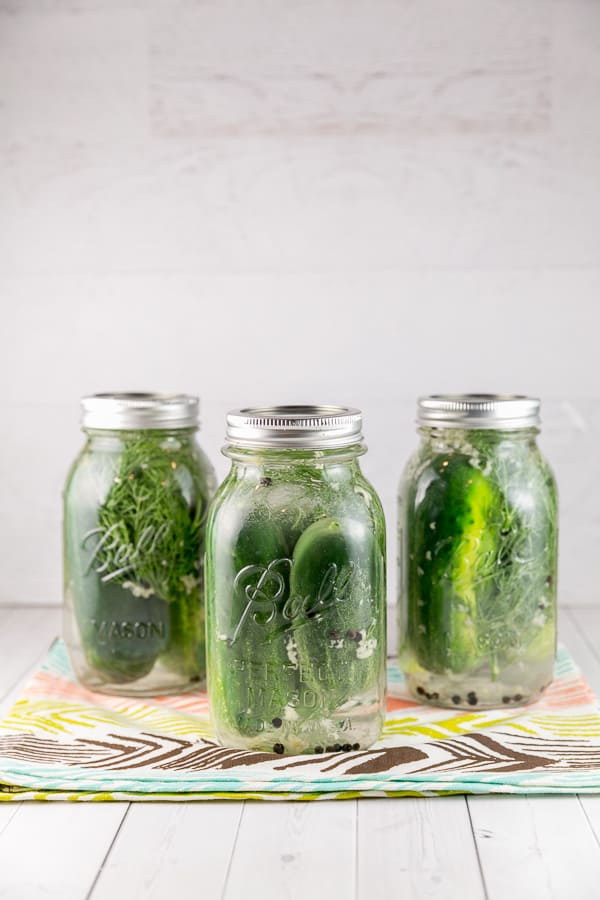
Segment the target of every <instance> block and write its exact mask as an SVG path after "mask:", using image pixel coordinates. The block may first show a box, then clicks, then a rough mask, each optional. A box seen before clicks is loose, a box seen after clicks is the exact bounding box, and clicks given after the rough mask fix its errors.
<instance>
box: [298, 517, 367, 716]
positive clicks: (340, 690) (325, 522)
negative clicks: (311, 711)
mask: <svg viewBox="0 0 600 900" xmlns="http://www.w3.org/2000/svg"><path fill="white" fill-rule="evenodd" d="M367 537H368V536H367V535H366V534H365V532H364V530H363V526H361V525H359V524H358V523H353V524H352V527H348V526H346V527H344V526H343V525H342V524H341V523H340V522H339V521H337V520H336V519H333V518H329V517H325V518H322V519H319V520H317V521H316V522H314V523H313V524H312V525H310V526H309V527H308V528H307V529H306V530H305V531H304V532H303V534H302V535H301V537H300V539H299V540H298V543H297V544H296V546H295V548H294V554H293V564H292V571H291V578H290V593H291V597H290V613H291V615H292V620H293V625H294V640H295V642H296V646H297V649H298V663H299V670H300V677H301V680H302V682H303V683H304V684H305V685H307V686H308V687H309V688H310V689H312V690H313V691H314V692H315V694H316V695H317V696H318V698H319V700H320V704H321V706H322V707H325V708H326V709H331V710H332V709H337V708H339V707H340V706H342V705H343V704H344V703H345V702H346V701H347V700H348V699H350V698H351V697H353V696H355V695H356V694H358V693H359V692H360V691H361V690H362V689H363V688H364V686H365V685H366V684H368V683H369V682H371V681H373V680H374V672H375V670H376V669H377V668H378V666H379V664H380V654H381V647H379V646H378V643H379V641H380V640H381V635H380V622H379V620H378V616H377V608H378V605H377V604H376V603H373V600H372V597H373V596H374V594H375V592H376V590H377V585H378V584H379V583H380V578H379V579H378V578H376V575H377V572H376V571H375V570H376V569H377V561H376V558H375V556H376V554H375V545H374V543H373V542H372V541H369V540H368V539H367ZM375 681H376V678H375Z"/></svg>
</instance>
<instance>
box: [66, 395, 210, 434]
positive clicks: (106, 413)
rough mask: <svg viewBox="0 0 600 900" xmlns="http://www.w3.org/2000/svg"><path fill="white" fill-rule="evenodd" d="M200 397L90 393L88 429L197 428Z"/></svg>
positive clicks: (86, 404)
mask: <svg viewBox="0 0 600 900" xmlns="http://www.w3.org/2000/svg"><path fill="white" fill-rule="evenodd" d="M199 405H200V404H199V400H198V397H190V396H188V395H187V394H90V395H89V396H88V397H82V398H81V406H82V409H83V417H82V425H83V427H84V428H99V429H107V430H112V431H130V430H131V431H137V430H138V429H139V430H142V431H144V430H155V429H171V428H195V427H197V425H198V410H199Z"/></svg>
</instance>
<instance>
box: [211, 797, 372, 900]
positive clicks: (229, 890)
mask: <svg viewBox="0 0 600 900" xmlns="http://www.w3.org/2000/svg"><path fill="white" fill-rule="evenodd" d="M356 825H357V803H356V801H355V800H346V801H344V802H341V801H335V800H318V801H315V802H310V803H285V802H284V803H269V802H266V803H246V804H245V806H244V812H243V816H242V820H241V823H240V829H239V832H238V838H237V841H236V845H235V852H234V854H233V857H232V860H231V868H230V871H229V877H228V879H227V883H226V886H225V892H224V894H223V896H224V898H226V900H247V898H248V897H260V898H261V900H281V898H282V897H285V898H286V900H295V898H298V900H306V898H307V897H311V898H315V900H318V898H322V897H354V895H355V877H356Z"/></svg>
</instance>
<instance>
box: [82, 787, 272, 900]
mask: <svg viewBox="0 0 600 900" xmlns="http://www.w3.org/2000/svg"><path fill="white" fill-rule="evenodd" d="M242 809H243V804H241V803H234V802H223V803H218V802H215V803H213V802H206V803H139V804H137V805H136V804H132V806H131V809H130V811H129V814H128V815H127V818H126V820H125V822H124V823H123V826H122V828H121V829H120V831H119V833H118V836H117V838H116V840H115V842H114V844H113V846H112V848H111V851H110V855H109V856H108V859H107V860H106V863H105V864H104V866H103V868H102V870H101V872H100V875H99V877H98V880H97V882H96V885H95V887H94V889H93V890H92V892H91V894H90V896H91V897H92V898H93V900H104V898H107V900H113V898H115V897H128V898H131V900H133V898H135V897H144V898H145V900H162V898H165V900H173V896H174V885H176V886H177V887H176V892H175V893H176V896H177V900H188V898H189V900H197V898H198V896H199V895H202V896H204V897H220V896H221V894H222V891H223V886H224V884H225V881H226V878H227V872H228V869H229V865H230V862H231V854H232V851H233V847H234V844H235V838H236V835H237V830H238V827H239V822H240V818H241V815H242ZM261 870H262V864H261Z"/></svg>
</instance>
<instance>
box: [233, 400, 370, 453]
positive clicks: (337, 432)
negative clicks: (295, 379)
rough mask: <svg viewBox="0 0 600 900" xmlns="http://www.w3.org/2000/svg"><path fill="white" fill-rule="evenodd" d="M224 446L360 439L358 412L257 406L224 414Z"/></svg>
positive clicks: (335, 443) (327, 444) (342, 443)
mask: <svg viewBox="0 0 600 900" xmlns="http://www.w3.org/2000/svg"><path fill="white" fill-rule="evenodd" d="M225 440H226V442H227V445H228V446H231V445H234V446H236V447H249V448H250V447H257V448H265V449H270V448H289V449H293V448H298V449H307V450H311V449H314V450H319V449H325V448H334V447H348V446H350V445H351V444H358V443H360V442H361V440H362V413H361V411H360V410H359V409H354V408H352V407H348V406H260V407H250V408H248V409H236V410H232V412H230V413H229V414H228V415H227V433H226V437H225Z"/></svg>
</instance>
